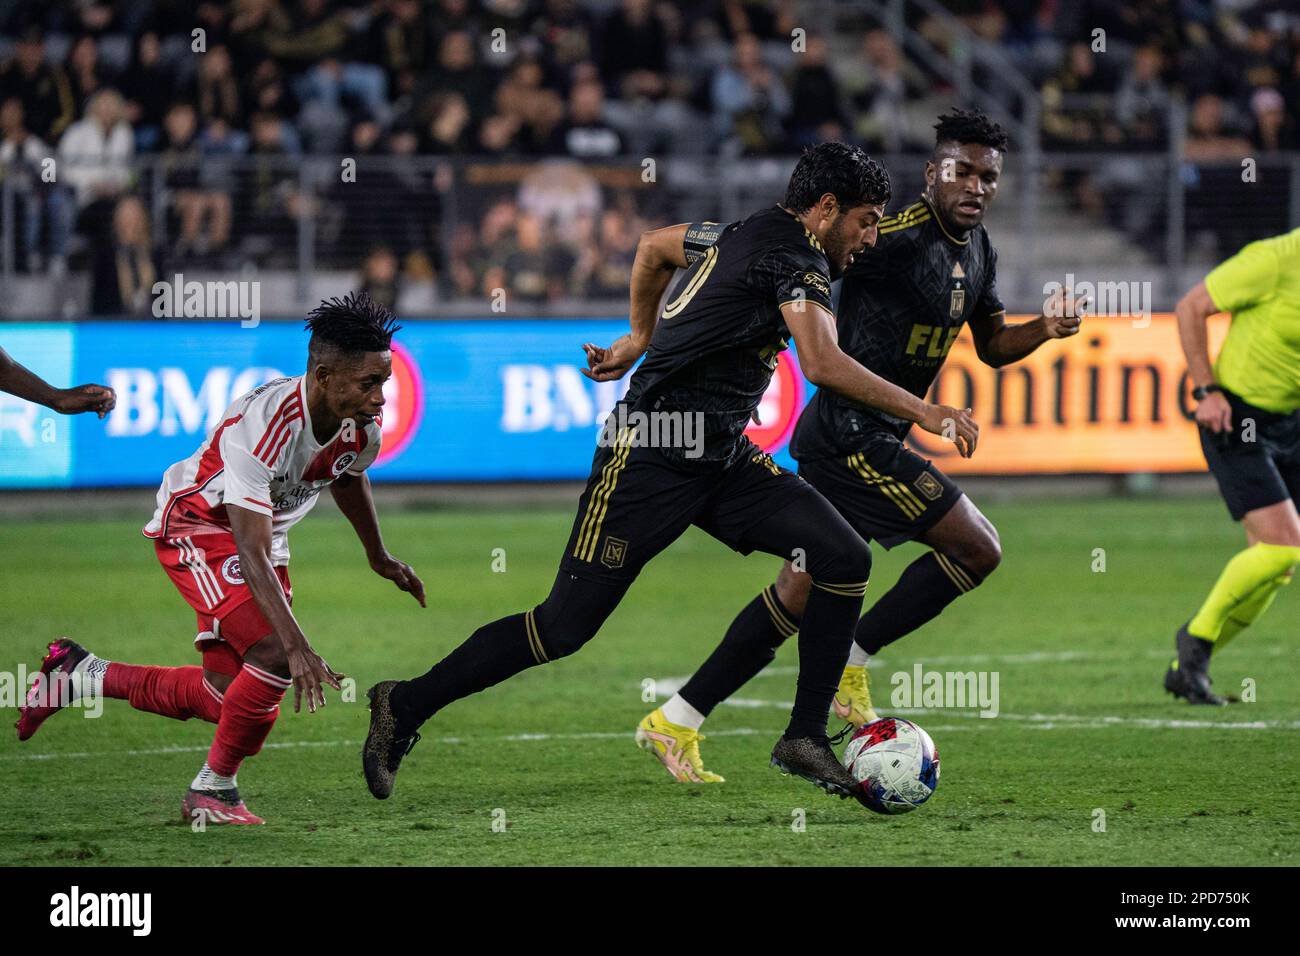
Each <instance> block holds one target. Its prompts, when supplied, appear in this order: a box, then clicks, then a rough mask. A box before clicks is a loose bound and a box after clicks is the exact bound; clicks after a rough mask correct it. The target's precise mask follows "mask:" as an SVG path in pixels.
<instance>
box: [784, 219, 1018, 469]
mask: <svg viewBox="0 0 1300 956" xmlns="http://www.w3.org/2000/svg"><path fill="white" fill-rule="evenodd" d="M996 268H997V252H996V251H995V250H994V248H993V244H992V243H991V242H990V241H989V237H988V233H987V232H986V231H985V229H984V227H983V226H982V225H980V226H976V227H975V228H974V229H973V230H971V231H970V233H969V234H968V235H967V236H966V238H965V239H960V240H959V239H956V238H954V237H953V236H952V235H950V234H949V233H948V231H947V230H946V229H945V228H944V226H943V224H942V223H940V222H939V218H938V216H937V215H936V214H935V212H934V210H933V209H932V208H931V207H930V205H929V204H928V203H927V202H926V201H925V200H922V201H920V202H917V203H914V204H912V205H911V206H908V207H907V208H906V209H904V210H903V211H902V212H901V213H899V214H898V215H897V216H890V217H887V218H885V219H882V220H881V223H880V231H879V235H878V237H877V240H876V245H875V246H874V247H872V248H870V249H868V250H866V252H865V253H864V254H855V255H854V261H853V264H852V265H851V266H849V268H848V270H847V271H846V272H845V274H844V281H843V283H842V285H841V288H840V300H839V309H838V314H837V318H836V321H837V323H838V326H839V344H840V348H841V349H843V350H844V352H846V353H847V354H848V355H849V356H851V357H852V358H853V359H855V360H856V361H857V362H859V363H860V364H862V365H863V366H865V367H866V368H868V369H870V370H871V371H872V372H875V373H876V374H877V375H879V376H880V377H881V378H884V379H885V380H887V381H889V382H892V383H893V384H895V385H898V386H900V387H901V388H905V389H907V390H908V391H909V392H911V393H912V394H913V395H917V396H924V395H925V393H926V392H927V391H929V389H930V386H931V385H932V384H934V380H935V378H936V377H937V376H938V374H939V369H940V367H941V366H942V365H943V362H944V359H945V358H947V356H948V351H949V350H950V349H951V348H952V346H953V343H954V342H955V341H956V340H957V336H958V334H960V332H961V329H962V326H963V325H965V324H966V322H968V321H969V320H970V319H972V318H975V317H982V316H988V315H994V314H996V313H1000V312H1004V311H1005V309H1004V308H1003V306H1002V303H1001V302H1000V301H999V300H998V294H997V283H996ZM911 427H912V423H911V422H909V421H906V420H905V419H901V418H896V417H894V416H893V415H888V414H886V413H884V412H881V411H879V410H876V409H872V408H867V407H866V406H863V405H859V404H858V403H856V402H854V401H852V400H851V399H848V398H845V397H843V396H841V395H837V394H835V393H834V392H830V391H827V390H826V389H820V390H818V392H817V394H816V395H814V396H813V400H812V401H811V402H809V404H808V407H807V408H805V409H804V412H803V414H802V415H801V416H800V417H799V423H798V424H797V425H796V426H795V433H794V438H793V440H792V442H791V448H790V453H791V454H792V455H793V456H794V457H795V458H796V459H798V460H799V461H812V460H816V459H819V458H831V457H837V456H839V455H846V454H853V453H855V452H858V451H861V450H862V449H863V448H864V447H865V446H866V443H867V440H868V439H869V438H870V437H871V436H872V435H878V434H879V433H880V432H881V431H885V432H889V433H891V434H893V435H894V436H896V437H897V438H899V439H900V440H901V439H902V438H904V437H905V436H906V435H907V432H908V430H909V429H910V428H911Z"/></svg>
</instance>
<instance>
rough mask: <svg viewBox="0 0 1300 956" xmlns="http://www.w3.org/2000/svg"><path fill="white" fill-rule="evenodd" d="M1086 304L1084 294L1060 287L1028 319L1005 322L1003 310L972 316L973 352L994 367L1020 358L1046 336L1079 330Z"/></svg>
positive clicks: (1063, 334) (1069, 333)
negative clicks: (1038, 310)
mask: <svg viewBox="0 0 1300 956" xmlns="http://www.w3.org/2000/svg"><path fill="white" fill-rule="evenodd" d="M1087 306H1088V298H1087V296H1077V297H1076V296H1075V295H1074V293H1072V292H1066V291H1065V290H1064V289H1061V290H1059V291H1058V292H1057V293H1056V294H1055V295H1053V296H1052V298H1051V299H1049V300H1048V302H1047V305H1045V306H1044V307H1043V314H1042V315H1040V316H1039V317H1038V318H1036V319H1031V320H1030V321H1028V322H1019V323H1016V324H1014V325H1008V324H1007V322H1006V313H1005V312H995V313H992V314H990V315H982V316H979V317H977V318H972V319H971V322H970V330H971V335H972V336H973V337H974V339H975V354H976V355H978V356H979V357H980V361H981V362H983V363H984V364H985V365H991V366H992V367H993V368H1001V367H1002V366H1003V365H1010V364H1011V363H1012V362H1019V361H1020V360H1021V359H1022V358H1024V357H1025V356H1026V355H1028V354H1029V353H1031V352H1033V351H1034V350H1035V349H1036V348H1038V347H1039V346H1040V345H1042V344H1043V343H1044V342H1046V341H1047V340H1049V339H1065V338H1069V337H1070V336H1071V335H1076V334H1078V332H1079V328H1080V326H1081V325H1082V322H1083V313H1084V311H1085V310H1086V309H1087Z"/></svg>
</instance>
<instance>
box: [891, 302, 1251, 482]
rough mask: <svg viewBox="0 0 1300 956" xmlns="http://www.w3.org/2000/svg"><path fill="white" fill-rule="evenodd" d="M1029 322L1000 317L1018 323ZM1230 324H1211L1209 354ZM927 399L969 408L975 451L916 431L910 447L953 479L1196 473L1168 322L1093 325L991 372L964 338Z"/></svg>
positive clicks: (1222, 320)
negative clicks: (964, 451) (976, 429)
mask: <svg viewBox="0 0 1300 956" xmlns="http://www.w3.org/2000/svg"><path fill="white" fill-rule="evenodd" d="M1031 318H1032V316H1008V317H1007V321H1008V322H1023V321H1027V320H1029V319H1031ZM1228 322H1229V319H1228V316H1227V315H1217V316H1214V317H1213V318H1211V319H1210V326H1209V333H1210V354H1211V355H1216V354H1218V350H1219V345H1220V344H1221V343H1222V341H1223V338H1224V336H1225V335H1227V331H1228ZM930 397H931V400H932V401H937V402H941V403H942V404H945V405H955V406H958V407H962V408H967V407H968V408H971V409H973V410H974V415H975V420H976V421H977V422H979V425H980V441H979V447H978V448H977V449H976V451H975V455H974V457H972V458H969V459H967V458H962V457H960V456H959V455H958V454H957V453H956V451H955V450H954V446H953V445H952V444H951V443H949V442H946V441H943V440H941V439H940V438H939V437H938V436H935V435H930V434H927V433H926V432H923V431H921V430H920V429H919V428H913V429H912V432H911V434H910V435H909V437H908V442H909V444H911V445H912V446H913V447H914V448H916V450H917V451H919V452H920V453H921V454H923V455H925V456H926V457H927V458H932V459H934V461H935V463H936V464H937V465H939V466H940V467H941V468H943V469H944V470H945V471H947V472H950V473H952V474H954V475H962V474H966V475H973V474H984V475H1018V474H1066V473H1077V472H1135V471H1136V472H1188V471H1204V470H1205V458H1204V456H1203V455H1202V453H1201V445H1200V441H1199V439H1198V437H1197V431H1196V424H1195V422H1194V421H1193V419H1192V413H1193V410H1194V408H1195V406H1196V402H1195V401H1194V400H1193V399H1192V397H1191V383H1190V381H1189V380H1188V376H1187V363H1186V362H1185V361H1184V359H1183V353H1182V349H1181V348H1180V347H1179V343H1178V325H1177V321H1176V320H1175V318H1174V316H1173V315H1171V314H1168V313H1157V314H1154V315H1152V316H1151V320H1150V324H1147V320H1146V319H1145V318H1143V317H1140V316H1138V317H1133V316H1110V317H1108V316H1095V317H1092V318H1087V319H1084V322H1083V329H1082V331H1080V332H1079V334H1078V335H1075V336H1073V337H1071V338H1068V339H1056V340H1052V341H1050V342H1047V343H1045V344H1044V345H1042V346H1041V347H1040V348H1039V349H1038V350H1037V351H1036V352H1034V353H1033V354H1032V355H1030V356H1029V357H1028V358H1026V359H1024V360H1023V361H1020V362H1017V363H1015V364H1014V365H1008V366H1006V367H1004V368H1001V369H993V368H989V367H988V366H987V365H985V364H984V363H983V362H981V361H980V360H979V358H978V357H977V356H976V354H975V347H974V344H973V343H972V341H971V338H970V333H969V332H968V331H963V332H962V335H961V337H960V338H959V339H958V340H957V342H956V343H955V344H954V345H953V348H952V351H951V352H950V353H949V355H948V360H947V362H946V363H945V364H944V367H943V370H942V372H941V373H940V375H939V378H938V380H937V381H936V382H935V385H934V389H933V390H932V392H931V396H930Z"/></svg>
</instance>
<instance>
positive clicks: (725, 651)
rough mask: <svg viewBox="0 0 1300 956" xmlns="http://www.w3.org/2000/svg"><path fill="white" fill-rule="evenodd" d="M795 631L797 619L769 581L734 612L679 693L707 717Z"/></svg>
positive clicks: (797, 624)
mask: <svg viewBox="0 0 1300 956" xmlns="http://www.w3.org/2000/svg"><path fill="white" fill-rule="evenodd" d="M798 630H799V618H798V617H796V616H795V615H793V614H791V613H790V611H789V610H788V609H787V608H786V606H785V605H784V604H782V603H781V599H780V598H778V597H777V596H776V586H775V585H771V584H769V585H768V586H767V587H765V588H764V589H763V590H762V592H760V593H759V595H758V597H756V598H754V600H752V601H750V602H749V603H748V604H746V605H745V607H744V610H742V611H741V612H740V613H739V614H737V615H736V619H735V620H734V621H732V622H731V627H729V628H727V633H726V636H725V637H723V638H722V643H721V644H719V645H718V646H717V648H715V649H714V651H713V653H712V654H710V655H709V659H708V660H706V661H705V662H704V663H703V664H701V665H700V668H699V670H697V671H696V672H695V673H694V674H693V675H691V679H690V680H689V681H687V682H686V685H685V686H684V687H682V689H681V691H679V693H680V694H681V695H682V697H683V698H684V699H685V700H686V702H687V703H688V704H690V705H691V706H692V707H694V708H695V709H696V710H698V711H699V712H700V713H701V714H704V715H705V716H706V717H707V716H708V715H709V714H710V713H711V712H712V711H713V708H714V707H716V706H718V704H720V703H721V702H722V701H724V700H726V699H727V698H728V697H730V696H731V695H732V694H734V693H735V692H736V691H738V690H740V688H742V687H744V686H745V684H746V683H747V682H748V681H749V679H750V678H752V677H753V676H754V675H755V674H757V673H758V672H759V671H761V670H762V669H763V668H764V667H766V666H767V665H768V664H770V663H772V658H774V657H776V649H777V648H778V647H780V646H781V642H782V641H784V640H785V639H786V638H787V637H790V636H791V635H792V634H794V633H795V632H796V631H798Z"/></svg>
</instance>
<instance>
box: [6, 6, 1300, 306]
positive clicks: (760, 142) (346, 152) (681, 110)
mask: <svg viewBox="0 0 1300 956" xmlns="http://www.w3.org/2000/svg"><path fill="white" fill-rule="evenodd" d="M964 101H966V102H964ZM969 101H974V102H975V105H979V106H981V107H983V108H985V109H987V110H989V111H990V112H991V113H993V114H994V115H995V116H998V117H999V118H1002V119H1004V120H1005V121H1006V122H1007V123H1008V125H1010V126H1011V128H1012V130H1013V148H1014V149H1016V150H1017V151H1021V152H1023V151H1026V150H1030V151H1037V150H1039V149H1041V150H1043V151H1044V155H1046V156H1048V157H1049V159H1048V160H1047V161H1046V162H1044V164H1043V166H1042V170H1043V177H1042V182H1041V183H1037V182H1036V183H1034V184H1033V186H1032V187H1030V188H1032V189H1034V190H1051V191H1055V193H1056V194H1058V196H1059V197H1060V201H1061V203H1062V204H1063V206H1064V208H1065V209H1067V210H1068V211H1069V212H1070V213H1071V214H1073V215H1081V216H1088V217H1091V218H1092V219H1093V220H1096V221H1098V222H1103V223H1107V224H1111V225H1114V226H1115V228H1117V229H1119V230H1120V231H1121V232H1123V233H1125V234H1126V235H1127V237H1128V238H1129V240H1130V241H1132V242H1134V243H1135V244H1136V245H1137V246H1143V245H1150V244H1151V243H1152V242H1155V243H1156V244H1157V245H1159V244H1160V242H1161V241H1162V239H1163V236H1164V233H1163V232H1162V231H1161V230H1167V229H1168V222H1167V219H1166V218H1165V216H1166V214H1167V209H1166V208H1165V207H1164V206H1163V205H1159V204H1153V203H1152V202H1150V201H1146V200H1145V199H1144V201H1143V202H1142V203H1139V204H1138V205H1137V206H1136V207H1135V206H1133V204H1132V203H1131V202H1130V199H1131V197H1133V196H1135V195H1142V196H1147V195H1149V194H1150V193H1151V192H1152V186H1151V183H1150V181H1149V176H1150V168H1149V167H1146V166H1143V165H1142V164H1141V163H1140V162H1138V161H1136V160H1134V161H1133V162H1129V163H1127V164H1126V163H1125V161H1124V160H1123V158H1122V157H1123V154H1133V155H1134V156H1139V155H1152V154H1162V155H1163V154H1168V153H1169V152H1170V151H1171V150H1173V151H1176V153H1177V156H1178V157H1181V159H1182V160H1184V161H1186V162H1187V163H1188V164H1191V165H1187V166H1180V167H1178V168H1179V173H1178V174H1179V175H1180V176H1182V177H1184V178H1185V179H1187V182H1186V186H1187V188H1188V189H1189V190H1191V191H1192V192H1193V193H1195V192H1196V191H1197V190H1200V191H1201V192H1202V193H1203V194H1206V195H1211V196H1214V195H1219V194H1220V193H1221V191H1222V188H1223V187H1224V186H1225V185H1226V184H1227V183H1228V180H1232V181H1238V180H1240V179H1241V175H1240V169H1239V164H1240V161H1241V159H1242V158H1243V157H1246V156H1252V157H1254V156H1267V155H1268V154H1273V153H1285V152H1287V151H1294V150H1295V149H1296V148H1297V136H1298V132H1297V131H1298V130H1300V4H1297V3H1296V2H1295V0H1260V2H1252V0H1077V2H1076V0H1070V2H1067V0H997V2H992V0H907V2H902V0H883V2H875V0H871V2H867V0H864V2H856V3H855V2H830V0H821V2H817V0H812V2H797V0H689V2H670V0H600V2H579V0H234V2H229V3H218V2H199V3H194V2H190V0H10V2H4V3H0V175H3V177H4V185H5V193H4V198H5V202H4V209H3V214H4V222H5V239H6V245H5V249H4V257H3V263H0V265H2V266H3V274H4V276H5V278H6V280H9V281H14V280H15V278H16V277H22V276H27V277H45V278H47V279H53V280H61V279H62V278H63V277H64V276H65V275H67V274H68V273H69V271H71V272H73V273H75V274H77V275H85V276H88V277H89V292H88V301H87V303H86V305H87V309H88V311H90V312H91V313H93V314H118V313H131V312H138V311H140V310H142V309H144V308H145V307H146V305H147V303H148V301H149V298H150V295H149V289H150V287H151V286H152V284H153V282H154V281H155V280H156V278H157V277H159V276H170V274H171V273H172V272H173V271H175V270H177V269H180V268H190V269H191V270H202V269H209V270H225V271H227V272H229V271H231V270H238V271H240V272H241V273H246V272H248V271H250V270H263V271H264V270H275V269H277V268H279V269H284V270H288V271H290V272H293V273H295V274H296V276H297V278H296V279H295V280H294V281H295V282H296V283H297V287H298V288H299V290H300V291H301V286H302V284H303V283H304V282H305V281H307V280H306V279H304V273H306V272H310V271H312V270H316V269H322V270H344V271H350V272H351V273H352V274H354V275H355V274H358V273H359V274H360V276H361V281H362V282H363V283H364V284H365V285H366V286H367V287H368V288H370V289H371V290H372V292H374V293H375V294H376V295H378V296H380V297H383V298H385V299H387V300H389V301H392V302H394V303H396V302H397V300H398V298H399V297H400V295H401V292H402V289H403V286H413V285H414V286H418V287H419V288H421V289H423V290H424V293H423V295H424V297H425V298H424V300H422V301H424V302H427V304H428V305H429V306H430V307H432V306H434V305H436V304H437V303H439V302H442V301H449V300H457V299H472V298H474V297H478V296H488V295H490V294H491V291H492V290H494V289H499V288H500V289H505V290H507V293H508V295H509V296H511V297H513V300H514V301H517V302H524V303H530V304H540V303H547V302H560V301H568V300H584V299H596V300H604V299H618V298H620V297H622V296H623V295H625V293H626V285H627V278H628V269H629V266H630V263H631V259H632V255H633V253H634V250H635V245H636V239H637V236H638V235H639V233H640V232H641V231H642V230H643V229H644V228H646V227H647V226H649V225H651V224H656V223H660V222H664V221H670V220H674V219H680V218H706V214H707V213H710V212H711V213H713V215H712V216H707V217H708V218H717V217H719V216H721V215H723V214H725V213H727V212H730V211H731V210H729V209H726V210H724V209H714V208H712V207H709V206H706V207H704V208H703V209H701V208H698V205H697V204H698V203H699V202H700V201H701V199H702V197H708V196H710V195H711V194H712V195H716V192H717V189H718V186H717V183H718V181H719V179H720V177H725V175H726V173H727V171H729V170H730V171H736V170H741V171H744V174H743V176H742V177H741V178H742V179H743V180H744V182H743V183H742V184H741V185H740V186H738V187H736V188H737V189H738V190H740V192H737V193H736V194H735V195H736V196H737V199H736V202H748V201H749V198H748V195H744V198H743V199H741V198H739V197H741V196H742V194H743V193H744V187H745V184H751V185H752V184H759V183H763V184H767V183H779V182H780V181H781V177H782V175H783V174H784V173H788V165H789V164H788V163H777V162H776V161H777V160H781V159H784V158H789V157H793V156H794V155H797V153H798V151H799V150H800V148H802V147H803V146H805V145H808V144H810V143H814V142H817V141H820V140H824V139H843V140H848V141H852V142H857V143H861V144H862V145H864V146H866V147H867V148H868V149H869V150H870V151H872V152H873V153H881V154H885V155H887V156H895V155H897V156H909V155H913V154H918V155H919V154H923V153H924V152H926V151H928V148H929V145H930V137H931V124H932V123H933V122H934V117H935V115H936V114H937V113H939V112H941V111H943V110H945V109H947V108H948V107H950V106H952V105H955V104H956V105H969ZM1054 152H1060V153H1062V154H1069V155H1070V156H1076V157H1077V156H1078V155H1079V154H1088V153H1094V154H1102V155H1103V156H1104V157H1106V159H1105V161H1104V163H1100V164H1099V163H1098V162H1091V161H1086V160H1079V161H1077V162H1074V163H1073V164H1072V163H1071V162H1065V161H1062V163H1060V164H1057V165H1054V164H1053V163H1052V162H1051V160H1050V156H1051V155H1052V154H1053V153H1054ZM1116 157H1119V158H1116ZM50 158H54V159H55V160H56V168H57V169H58V173H57V175H56V176H54V177H53V179H54V181H53V182H51V181H49V180H50V179H51V177H50V175H49V174H48V172H47V167H46V165H45V164H46V163H47V160H49V159H50ZM765 160H766V162H767V165H764V161H765ZM349 161H350V162H351V163H352V173H351V178H349V172H348V166H347V164H348V162H349ZM648 161H649V166H647V162H648ZM909 162H910V165H909V167H908V170H907V173H906V175H904V176H902V177H898V176H897V175H896V178H901V179H902V180H903V183H904V185H905V186H906V187H907V189H908V190H909V191H914V188H913V187H915V186H916V185H917V184H916V182H915V173H916V170H915V169H913V168H911V167H913V166H915V165H916V164H917V163H918V162H920V160H919V159H918V160H916V161H909ZM1216 164H1219V166H1221V167H1223V168H1217V167H1216ZM1225 164H1226V165H1225ZM660 165H665V166H666V168H664V169H662V170H661V169H659V168H658V167H659V166H660ZM1189 171H1190V172H1189ZM1223 175H1226V176H1227V177H1228V180H1224V181H1223V182H1220V181H1219V180H1216V178H1215V177H1216V176H1223ZM909 177H911V178H909ZM764 188H766V187H764ZM1296 188H1297V187H1295V186H1294V185H1292V189H1293V193H1294V191H1295V190H1296ZM1156 192H1157V193H1158V194H1160V195H1163V187H1157V189H1156ZM896 194H897V195H899V197H900V198H906V197H907V196H908V193H907V192H904V193H896ZM1258 195H1259V196H1261V197H1262V198H1261V200H1260V202H1259V208H1258V209H1256V210H1254V212H1255V213H1257V215H1253V216H1252V217H1251V219H1250V221H1249V223H1248V225H1246V226H1244V227H1243V226H1241V221H1244V219H1245V217H1244V216H1243V217H1238V220H1236V222H1237V226H1236V227H1235V229H1236V231H1234V225H1233V222H1231V221H1227V220H1225V219H1224V217H1223V216H1222V214H1221V210H1220V207H1219V206H1216V205H1215V204H1214V203H1213V202H1210V203H1208V204H1205V203H1202V204H1200V205H1199V206H1198V205H1197V204H1196V203H1195V202H1193V203H1192V204H1191V206H1190V207H1189V208H1188V209H1186V210H1184V211H1183V212H1181V213H1180V216H1182V220H1181V222H1180V225H1182V226H1183V227H1185V228H1186V229H1187V230H1188V231H1189V232H1191V233H1192V234H1193V235H1194V236H1195V235H1196V234H1198V233H1199V234H1200V236H1201V239H1200V242H1201V247H1203V250H1204V251H1205V253H1206V254H1207V255H1211V254H1214V255H1217V254H1220V253H1222V252H1225V251H1231V249H1230V248H1228V247H1231V246H1233V245H1234V244H1237V243H1239V242H1240V241H1241V240H1242V238H1243V235H1245V233H1242V232H1241V229H1242V228H1245V229H1246V230H1247V232H1249V231H1250V230H1265V231H1267V230H1268V229H1271V228H1273V225H1274V223H1272V222H1271V221H1268V222H1264V221H1261V219H1260V217H1265V218H1267V216H1268V215H1269V214H1270V213H1271V214H1272V215H1273V217H1274V218H1277V217H1279V216H1280V223H1279V224H1280V225H1282V226H1284V225H1285V224H1286V221H1287V216H1288V209H1287V201H1286V198H1285V196H1286V195H1287V194H1284V198H1283V200H1282V204H1281V207H1280V210H1279V204H1278V201H1277V200H1276V199H1275V198H1269V197H1271V196H1272V195H1273V194H1268V195H1267V196H1266V195H1265V194H1264V193H1262V192H1261V193H1259V194H1258ZM771 199H772V196H771V195H770V194H768V193H764V194H763V195H762V196H761V197H760V201H758V202H757V203H756V204H758V205H761V204H763V203H765V202H767V201H771ZM1298 201H1300V200H1297V197H1296V196H1295V195H1293V194H1291V199H1290V202H1291V204H1292V205H1294V204H1296V203H1297V202H1298ZM1126 203H1127V205H1125V204H1126ZM1233 203H1234V205H1239V204H1237V203H1236V201H1235V200H1234V201H1233ZM688 206H697V208H695V209H691V208H683V207H688ZM735 214H739V212H736V213H735ZM1290 215H1291V216H1294V215H1295V210H1294V209H1292V210H1291V211H1290ZM1273 231H1276V229H1274V230H1273Z"/></svg>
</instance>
